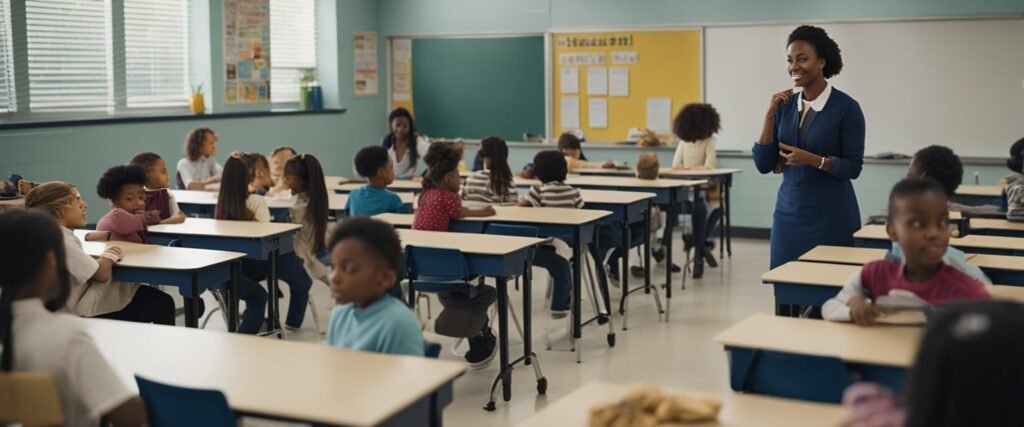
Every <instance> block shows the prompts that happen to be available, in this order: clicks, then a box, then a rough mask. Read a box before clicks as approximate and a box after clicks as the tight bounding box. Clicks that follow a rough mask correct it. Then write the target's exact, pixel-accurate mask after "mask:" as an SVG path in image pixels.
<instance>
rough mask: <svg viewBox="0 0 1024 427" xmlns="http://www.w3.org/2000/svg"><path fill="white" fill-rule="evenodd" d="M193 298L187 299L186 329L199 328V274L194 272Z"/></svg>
mask: <svg viewBox="0 0 1024 427" xmlns="http://www.w3.org/2000/svg"><path fill="white" fill-rule="evenodd" d="M190 286H191V287H192V296H191V297H189V298H185V327H188V328H197V327H199V273H196V272H195V271H193V272H192V283H191V285H190Z"/></svg>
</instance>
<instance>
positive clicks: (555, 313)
mask: <svg viewBox="0 0 1024 427" xmlns="http://www.w3.org/2000/svg"><path fill="white" fill-rule="evenodd" d="M568 315H569V309H568V308H567V309H564V310H551V318H552V319H555V320H558V319H564V318H565V317H566V316H568Z"/></svg>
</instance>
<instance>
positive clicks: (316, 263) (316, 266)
mask: <svg viewBox="0 0 1024 427" xmlns="http://www.w3.org/2000/svg"><path fill="white" fill-rule="evenodd" d="M281 180H282V181H284V182H285V184H286V185H287V186H288V189H289V190H291V193H292V194H294V195H295V204H294V205H292V207H291V208H289V211H290V213H291V219H292V222H294V223H297V224H302V228H301V229H299V234H297V235H296V236H295V241H294V244H295V255H298V257H299V259H301V260H302V265H303V267H305V268H306V272H307V273H309V275H310V276H311V277H315V278H317V279H319V280H321V281H323V282H324V283H327V275H328V274H329V273H330V272H329V271H328V270H327V266H325V265H324V263H322V262H320V258H319V257H318V254H320V253H321V252H323V251H324V250H325V249H326V244H325V243H324V239H326V238H327V217H328V216H330V212H329V207H328V201H327V186H326V181H325V180H324V171H323V169H322V168H321V167H320V161H318V160H317V159H316V157H314V156H313V155H312V154H300V155H297V156H294V157H292V158H290V159H288V161H287V162H286V163H285V164H284V175H283V177H282V179H281Z"/></svg>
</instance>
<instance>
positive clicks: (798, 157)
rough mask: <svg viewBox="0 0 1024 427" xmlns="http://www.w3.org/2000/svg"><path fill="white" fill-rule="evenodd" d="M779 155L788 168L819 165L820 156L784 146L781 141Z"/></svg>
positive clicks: (790, 146)
mask: <svg viewBox="0 0 1024 427" xmlns="http://www.w3.org/2000/svg"><path fill="white" fill-rule="evenodd" d="M779 155H780V156H782V157H783V158H784V159H786V164H787V165H789V166H803V165H811V166H814V167H818V165H820V164H821V156H819V155H817V154H814V153H811V152H809V151H806V150H804V149H802V148H797V147H794V146H792V145H786V144H784V143H782V141H779Z"/></svg>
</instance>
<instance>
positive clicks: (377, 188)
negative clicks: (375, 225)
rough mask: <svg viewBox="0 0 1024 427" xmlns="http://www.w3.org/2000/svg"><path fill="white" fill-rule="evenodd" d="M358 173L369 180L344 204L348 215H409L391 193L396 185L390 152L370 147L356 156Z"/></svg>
mask: <svg viewBox="0 0 1024 427" xmlns="http://www.w3.org/2000/svg"><path fill="white" fill-rule="evenodd" d="M355 163H356V172H358V173H359V175H362V176H363V177H365V178H366V180H367V182H366V185H364V186H362V187H359V188H357V189H356V190H355V191H353V192H351V193H349V195H348V201H347V202H345V210H346V211H348V216H350V217H353V216H359V215H367V216H373V215H377V214H380V213H386V212H390V213H410V211H411V209H410V207H406V206H405V204H404V203H402V199H401V198H400V197H398V195H397V194H395V193H392V192H390V191H388V189H387V187H388V185H391V183H392V182H395V165H394V162H392V161H391V158H390V157H389V156H388V152H387V150H385V149H383V148H380V147H377V146H370V147H365V148H363V149H362V150H359V152H358V153H356V159H355Z"/></svg>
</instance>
